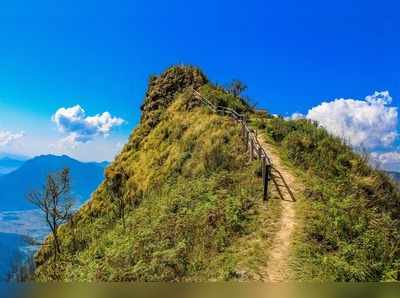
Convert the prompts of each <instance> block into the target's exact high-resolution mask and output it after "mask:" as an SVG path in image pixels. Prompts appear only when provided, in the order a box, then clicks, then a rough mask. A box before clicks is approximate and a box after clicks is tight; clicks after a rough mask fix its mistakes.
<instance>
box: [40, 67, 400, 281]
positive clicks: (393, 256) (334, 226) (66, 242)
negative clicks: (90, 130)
mask: <svg viewBox="0 0 400 298" xmlns="http://www.w3.org/2000/svg"><path fill="white" fill-rule="evenodd" d="M187 87H194V88H196V89H199V90H200V92H201V93H202V94H203V95H204V96H205V97H207V98H209V99H210V100H212V101H214V103H216V104H218V105H222V106H229V107H231V108H233V109H235V110H237V111H240V112H243V113H247V115H248V117H249V118H250V119H251V121H252V125H253V126H254V128H256V129H258V131H259V133H260V134H261V135H262V136H263V137H265V140H266V142H268V143H269V144H270V145H271V146H272V147H273V148H275V150H276V151H277V152H279V157H280V159H281V160H282V161H283V162H284V163H285V164H287V166H288V168H289V169H291V171H292V173H293V174H294V175H296V177H298V178H299V179H300V180H301V181H302V183H304V185H305V190H304V193H302V194H297V195H298V197H299V198H300V200H299V202H297V203H296V210H297V216H296V217H297V219H296V220H297V221H298V224H297V225H296V227H297V228H296V229H297V230H296V237H295V239H294V241H293V245H292V247H293V253H292V256H291V260H290V264H291V267H292V269H293V272H294V273H295V276H293V278H295V279H299V280H320V281H327V280H335V281H367V280H368V281H372V280H376V281H379V280H396V279H397V280H398V279H399V264H400V262H399V260H400V258H399V257H400V253H399V243H400V238H399V232H398V231H399V228H400V227H399V218H400V214H399V213H400V205H399V202H400V199H399V198H400V197H399V194H398V190H397V187H396V186H395V185H393V184H392V181H391V179H390V178H389V177H388V176H386V175H385V174H383V173H381V172H379V171H376V170H373V169H372V168H370V167H369V166H368V163H367V161H366V160H365V159H363V158H362V157H361V156H359V155H358V154H356V153H354V152H353V151H352V150H351V148H349V147H348V146H346V145H345V144H343V143H342V142H341V140H339V139H337V138H334V137H332V136H330V135H329V134H328V133H327V132H326V131H325V130H324V129H322V128H319V127H318V126H317V125H316V124H314V123H311V122H308V121H305V120H299V121H285V120H284V119H281V118H273V117H269V116H268V115H266V114H265V113H256V112H253V111H251V109H250V108H249V107H248V106H247V105H246V103H245V102H244V101H243V100H241V99H240V98H238V97H235V96H233V95H231V94H230V93H228V92H226V91H224V90H223V89H222V88H219V87H217V86H214V85H213V84H211V83H210V82H208V80H207V78H206V77H205V76H204V75H203V74H202V73H201V71H200V70H198V69H196V68H193V67H184V66H179V67H171V68H169V69H168V70H166V71H165V72H164V73H162V74H161V75H160V76H152V77H151V78H150V80H149V87H148V90H147V93H146V96H145V99H144V104H143V106H142V111H143V113H142V118H141V121H140V123H139V125H138V126H137V127H136V129H135V130H134V131H133V133H132V135H131V137H130V139H129V141H128V143H127V144H126V145H125V147H124V148H123V150H122V152H121V153H120V154H119V155H118V156H117V157H116V159H115V161H114V162H113V163H112V164H111V165H110V166H109V167H108V168H107V170H106V178H105V180H104V182H103V183H102V184H101V185H100V186H99V188H98V189H97V191H96V192H95V193H94V194H93V195H92V198H91V200H90V201H89V202H88V203H87V204H86V205H84V206H83V207H82V208H81V209H80V210H79V211H78V213H77V214H76V215H75V217H74V220H73V223H71V224H68V225H65V226H63V227H62V228H61V231H60V235H61V238H62V255H61V258H60V260H59V261H58V262H57V263H56V265H54V264H53V262H52V255H51V249H50V248H51V243H52V240H51V237H49V238H48V240H47V241H48V244H50V245H46V246H43V248H42V249H41V250H40V251H39V253H38V254H37V256H36V262H37V266H38V268H37V271H36V274H35V278H36V280H42V281H43V280H51V279H58V280H63V281H204V280H257V279H263V275H264V273H265V266H266V264H267V260H268V256H269V251H270V247H271V243H272V239H273V238H274V235H275V233H276V231H277V229H279V228H280V227H279V218H280V216H281V204H280V201H279V200H276V199H275V198H272V199H271V200H270V201H269V202H268V205H265V204H264V203H263V202H262V182H261V178H260V174H261V173H260V168H259V163H258V162H257V161H253V162H250V161H249V157H248V153H247V152H246V148H245V146H244V144H243V140H242V139H241V137H240V127H239V126H238V125H237V124H236V123H235V122H234V121H232V119H230V118H229V117H227V116H220V115H217V114H215V113H212V112H210V111H209V110H207V109H206V108H205V107H204V106H202V105H201V104H200V103H199V102H198V101H197V100H196V99H194V97H193V94H192V93H191V92H190V90H189V89H188V88H187ZM115 190H116V191H117V192H118V194H119V196H120V197H122V198H124V200H125V202H126V203H127V205H128V208H127V211H126V220H125V224H123V222H122V220H121V218H119V217H117V216H116V215H115V214H114V213H113V205H112V203H111V201H110V193H112V192H115Z"/></svg>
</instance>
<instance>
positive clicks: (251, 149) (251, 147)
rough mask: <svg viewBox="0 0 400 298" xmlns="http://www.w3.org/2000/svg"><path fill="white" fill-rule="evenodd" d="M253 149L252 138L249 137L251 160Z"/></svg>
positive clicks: (251, 158)
mask: <svg viewBox="0 0 400 298" xmlns="http://www.w3.org/2000/svg"><path fill="white" fill-rule="evenodd" d="M253 151H254V143H253V140H252V139H250V161H252V160H253Z"/></svg>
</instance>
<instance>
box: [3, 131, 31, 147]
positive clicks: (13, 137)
mask: <svg viewBox="0 0 400 298" xmlns="http://www.w3.org/2000/svg"><path fill="white" fill-rule="evenodd" d="M24 135H25V133H24V132H19V133H12V132H10V131H0V146H6V145H9V144H11V143H13V142H15V141H17V140H19V139H21V138H22V137H24Z"/></svg>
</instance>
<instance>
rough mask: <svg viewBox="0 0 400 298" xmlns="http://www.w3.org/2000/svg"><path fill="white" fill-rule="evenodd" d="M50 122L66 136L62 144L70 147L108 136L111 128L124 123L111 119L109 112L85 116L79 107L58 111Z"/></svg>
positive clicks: (116, 118) (115, 118)
mask: <svg viewBox="0 0 400 298" xmlns="http://www.w3.org/2000/svg"><path fill="white" fill-rule="evenodd" d="M52 120H53V122H54V123H56V124H57V127H58V129H59V130H60V131H61V132H62V133H65V134H67V136H66V137H65V138H64V139H63V140H62V142H64V143H65V144H70V145H71V146H76V144H77V143H86V142H88V141H91V140H93V138H94V137H96V136H99V135H102V136H108V135H109V133H110V132H111V130H112V129H113V127H116V126H120V125H122V124H123V123H125V121H124V120H123V119H121V118H118V117H112V116H111V115H110V113H109V112H104V113H102V114H97V115H95V116H86V113H85V110H84V109H82V108H81V106H80V105H75V106H73V107H70V108H60V109H58V110H57V112H56V113H55V114H54V115H53V117H52Z"/></svg>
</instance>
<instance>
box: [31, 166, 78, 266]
mask: <svg viewBox="0 0 400 298" xmlns="http://www.w3.org/2000/svg"><path fill="white" fill-rule="evenodd" d="M70 191H71V187H70V174H69V169H67V168H65V169H64V170H62V171H60V172H57V173H55V174H50V175H48V177H47V181H46V185H45V186H44V187H43V190H42V191H34V192H31V193H30V194H28V200H29V201H30V202H31V203H32V204H34V205H35V206H37V207H38V208H39V209H40V210H42V211H43V214H44V217H45V220H46V223H47V224H48V226H49V228H50V230H51V233H52V235H53V241H54V245H53V256H54V261H56V260H57V256H58V255H59V254H60V253H61V243H60V239H59V237H58V229H59V227H60V225H62V224H64V223H66V222H67V221H68V220H69V219H70V218H71V216H72V208H73V205H74V200H73V199H72V197H71V194H70Z"/></svg>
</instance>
